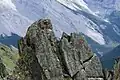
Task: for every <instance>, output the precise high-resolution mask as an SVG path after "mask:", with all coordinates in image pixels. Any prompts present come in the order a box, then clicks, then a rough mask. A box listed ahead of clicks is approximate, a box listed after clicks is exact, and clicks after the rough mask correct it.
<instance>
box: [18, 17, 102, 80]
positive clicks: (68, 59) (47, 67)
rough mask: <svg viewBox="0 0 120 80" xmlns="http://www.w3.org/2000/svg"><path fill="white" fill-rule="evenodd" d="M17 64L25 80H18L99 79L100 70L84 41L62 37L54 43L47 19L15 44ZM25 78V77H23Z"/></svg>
mask: <svg viewBox="0 0 120 80" xmlns="http://www.w3.org/2000/svg"><path fill="white" fill-rule="evenodd" d="M19 55H20V58H21V59H20V63H19V64H18V65H20V64H23V65H24V66H25V68H26V69H24V71H28V73H27V74H28V75H29V78H24V79H22V80H88V78H103V77H104V76H103V73H102V66H101V63H100V60H99V59H98V57H97V56H96V55H95V54H93V53H92V51H91V49H90V48H89V47H88V45H87V43H86V41H85V40H84V38H83V37H82V36H80V35H78V34H75V33H72V34H71V35H70V36H69V35H67V34H65V33H63V36H62V38H61V39H60V40H57V39H56V37H55V35H54V32H53V30H52V24H51V21H50V20H49V19H41V20H39V21H37V22H35V23H34V24H32V25H31V26H30V27H29V29H28V31H27V34H26V36H25V37H24V38H22V39H21V40H20V41H19ZM25 77H27V76H25Z"/></svg>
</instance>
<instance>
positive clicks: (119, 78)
mask: <svg viewBox="0 0 120 80" xmlns="http://www.w3.org/2000/svg"><path fill="white" fill-rule="evenodd" d="M114 80H120V58H118V59H116V61H115V65H114Z"/></svg>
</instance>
